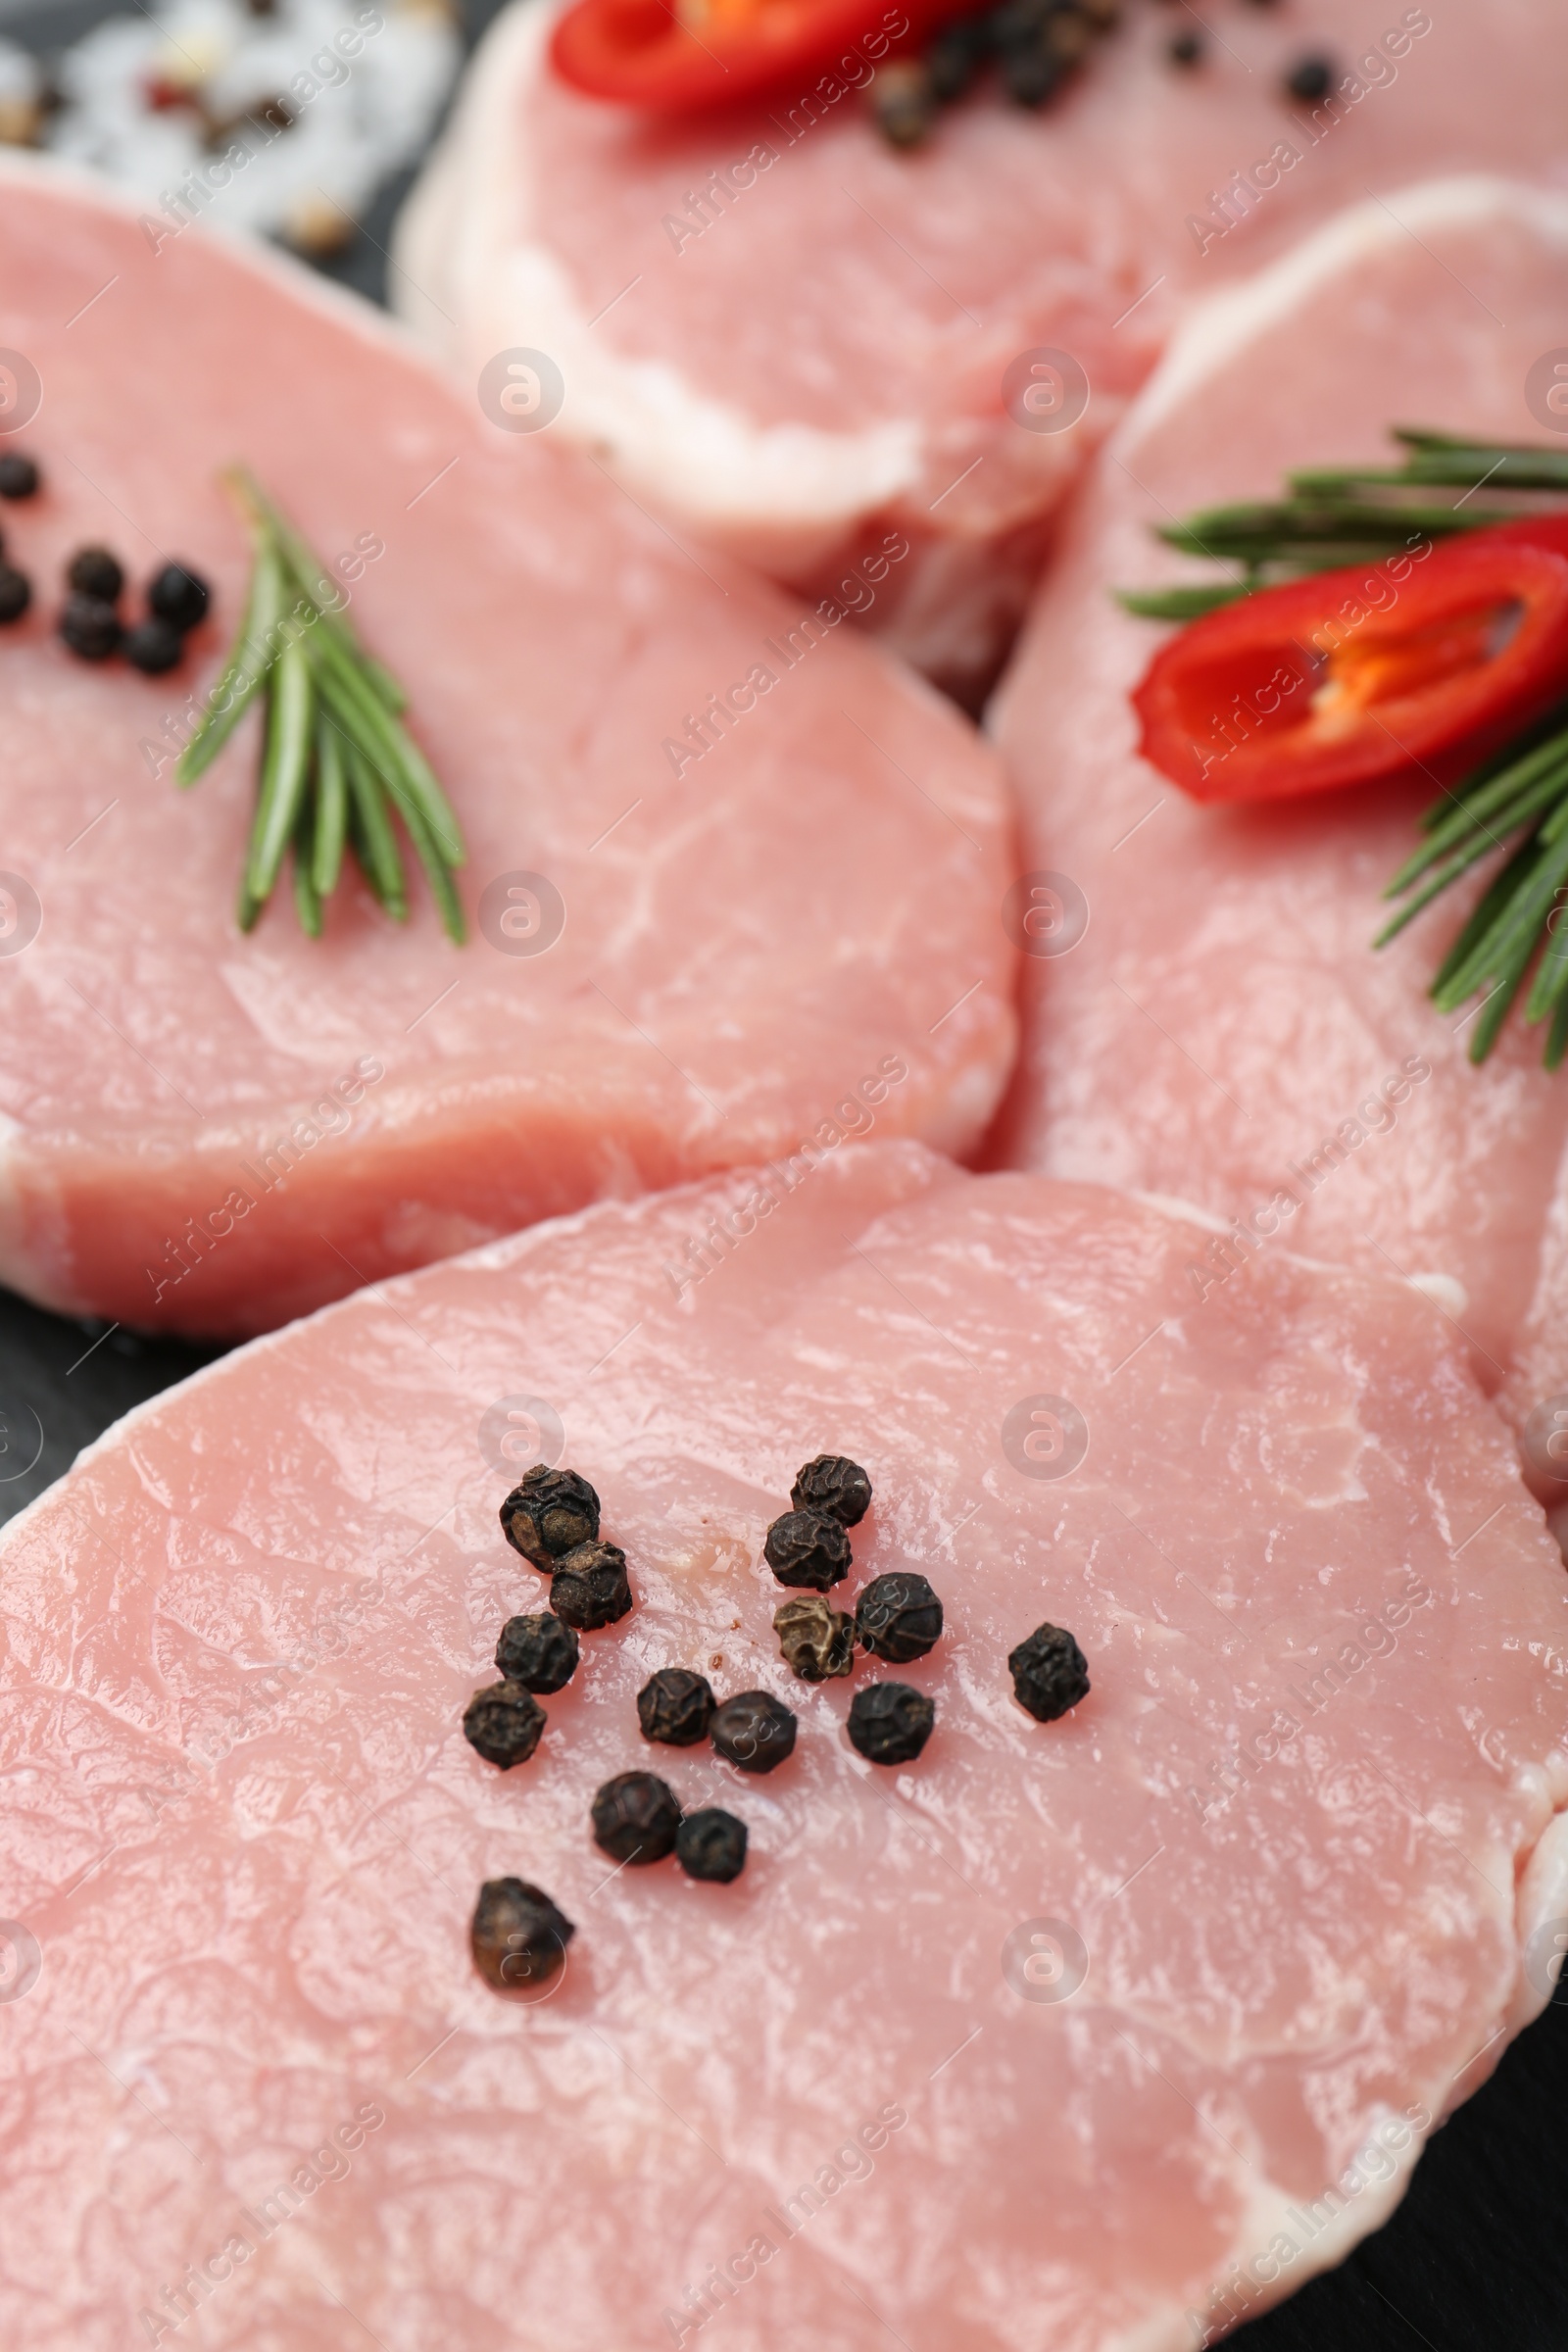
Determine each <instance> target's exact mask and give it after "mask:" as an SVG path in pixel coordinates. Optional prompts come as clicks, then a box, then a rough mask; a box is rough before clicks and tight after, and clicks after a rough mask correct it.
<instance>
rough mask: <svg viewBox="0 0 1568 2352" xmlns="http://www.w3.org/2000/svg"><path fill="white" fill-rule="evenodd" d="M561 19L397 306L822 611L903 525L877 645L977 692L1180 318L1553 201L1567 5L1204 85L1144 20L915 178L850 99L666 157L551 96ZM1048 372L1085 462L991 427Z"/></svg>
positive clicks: (826, 93)
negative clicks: (1317, 74) (1459, 213)
mask: <svg viewBox="0 0 1568 2352" xmlns="http://www.w3.org/2000/svg"><path fill="white" fill-rule="evenodd" d="M554 13H555V12H554V10H553V8H551V7H548V6H543V5H540V4H539V0H515V5H514V6H513V7H512V8H511V9H510V10H509V11H508V12H507V14H506V15H505V16H504V17H503V18H502V20H501V22H500V24H499V25H497V27H496V28H495V30H494V31H493V32H492V33H491V34H490V36H489V38H488V40H487V42H486V44H485V46H484V47H483V48H482V49H481V50H480V52H479V54H478V57H477V59H476V61H475V63H474V65H473V67H472V68H471V70H470V73H469V76H468V81H467V86H466V95H465V96H464V98H463V99H462V100H461V101H460V104H459V108H458V112H457V115H456V117H455V119H454V123H453V125H452V128H451V130H450V132H449V134H448V136H447V139H446V142H445V144H444V146H443V148H442V149H441V150H440V151H439V154H438V160H437V161H436V163H435V164H434V165H432V166H431V167H430V168H429V169H428V170H427V172H426V176H425V179H424V181H423V183H422V185H421V187H420V189H419V190H418V192H417V194H416V196H415V198H414V200H413V203H412V204H411V206H410V208H409V209H408V211H407V212H406V214H405V216H404V221H403V225H402V232H401V237H400V241H399V244H398V249H397V250H398V261H399V265H400V267H399V270H398V271H397V272H396V273H395V277H394V284H395V287H396V289H397V294H396V299H397V300H398V301H399V302H400V303H401V304H402V305H403V306H404V308H405V310H406V312H407V315H408V316H409V317H410V318H411V319H414V320H415V321H416V322H417V324H418V325H419V326H420V328H421V331H423V332H424V333H426V334H427V335H428V336H430V338H431V339H432V340H433V341H434V342H435V343H436V344H437V345H438V347H439V348H441V349H442V350H443V351H444V352H446V353H447V355H448V356H449V357H450V358H451V359H452V360H453V361H454V362H455V363H456V365H457V366H458V367H459V368H461V370H462V372H463V374H464V377H465V379H466V381H469V382H471V381H472V380H473V378H474V376H475V375H476V373H477V372H478V371H479V370H480V369H481V368H483V367H484V366H485V364H486V363H487V362H489V361H490V360H491V358H492V357H493V355H495V354H496V353H498V352H500V351H502V350H504V349H507V348H514V347H529V346H532V347H542V348H543V349H544V350H545V351H546V352H547V353H549V354H550V355H551V356H552V357H553V358H554V360H555V361H556V362H557V364H558V365H559V367H560V368H562V370H563V371H564V377H565V405H564V408H563V409H562V412H561V417H560V422H559V425H558V426H557V427H556V428H555V429H556V430H558V431H559V432H561V433H564V434H569V435H570V436H571V438H572V439H573V440H575V441H577V442H579V443H580V444H581V445H583V446H585V447H588V448H591V449H593V450H594V451H595V452H596V454H598V455H599V456H600V457H601V458H603V460H604V462H605V463H606V464H607V465H610V466H613V467H614V468H615V470H616V471H617V473H618V475H619V478H620V479H621V480H622V481H624V482H625V483H626V484H627V485H628V486H629V487H630V488H631V489H632V490H633V491H634V492H635V494H636V495H637V497H639V498H641V499H646V500H649V501H651V502H653V503H655V504H657V505H659V506H661V507H662V509H663V510H664V511H665V512H666V513H668V514H670V515H673V516H675V517H677V518H678V519H680V520H681V521H683V522H685V523H687V524H689V525H690V526H691V528H692V529H693V530H695V531H698V532H701V533H703V534H705V535H706V536H708V537H710V538H711V539H713V540H714V541H716V542H718V543H720V544H722V545H726V546H729V547H732V548H734V549H736V550H737V551H738V552H739V553H741V554H743V555H745V556H746V557H748V558H749V559H751V560H752V561H754V562H756V563H758V564H761V565H762V567H763V568H764V569H769V570H773V571H776V572H778V573H779V574H780V576H782V577H784V578H786V579H790V580H793V581H796V582H799V583H805V582H820V583H821V584H823V585H831V584H834V583H836V581H837V580H838V578H839V577H840V576H841V573H842V566H843V564H845V563H846V562H847V561H849V560H850V559H851V558H853V556H854V555H855V554H856V552H857V550H858V546H859V545H860V544H861V542H862V539H863V538H864V537H865V536H866V535H867V534H869V535H870V536H871V537H872V538H873V539H874V538H876V537H878V536H879V535H880V533H881V531H882V529H883V527H884V525H885V524H886V522H887V521H888V520H889V519H891V520H893V521H894V522H896V523H897V525H898V527H899V528H900V529H901V530H902V531H903V532H904V533H905V534H906V535H907V537H908V539H909V541H910V543H911V547H912V549H913V554H912V557H911V559H910V561H909V562H908V563H907V564H903V565H902V566H901V567H900V568H899V569H898V570H897V571H896V572H895V573H894V575H893V576H892V578H891V579H890V580H889V581H888V582H887V583H885V584H884V585H883V586H882V587H881V588H879V589H878V590H877V591H876V595H875V601H874V603H871V602H867V603H865V604H864V618H865V619H866V621H867V622H868V623H869V625H870V626H871V627H872V628H878V629H885V630H887V631H888V632H889V633H890V634H891V636H892V638H893V640H894V642H896V643H897V644H898V645H899V647H900V650H901V651H904V652H906V653H907V654H908V655H909V656H910V657H911V658H912V659H914V660H916V661H917V662H920V663H921V664H922V665H923V666H925V667H927V668H929V669H931V670H933V671H934V672H935V673H937V674H940V675H942V676H943V677H944V678H947V679H949V680H950V681H952V682H954V683H957V684H966V683H968V682H970V681H972V679H973V678H974V676H975V675H976V674H979V673H982V672H984V671H985V670H986V668H987V666H988V664H989V663H991V662H993V659H994V653H995V649H996V647H997V645H998V642H999V640H1000V639H1001V638H1002V637H1003V636H1004V634H1005V630H1006V629H1007V628H1009V627H1010V625H1011V624H1012V622H1013V621H1014V620H1015V618H1016V615H1017V612H1018V610H1019V608H1020V605H1021V601H1022V596H1023V593H1024V589H1025V586H1026V584H1027V581H1028V578H1029V577H1030V574H1031V572H1032V571H1033V569H1034V567H1035V566H1036V564H1038V561H1039V556H1040V551H1041V540H1042V522H1043V518H1044V517H1045V516H1046V515H1047V514H1048V513H1049V511H1050V509H1051V508H1052V507H1053V506H1054V503H1055V501H1056V500H1057V498H1058V497H1059V495H1060V493H1061V491H1062V489H1063V488H1064V486H1065V485H1066V483H1067V482H1068V481H1069V479H1070V478H1071V476H1072V474H1073V472H1074V471H1075V469H1076V467H1077V466H1079V464H1080V463H1081V462H1082V460H1083V458H1084V456H1085V455H1086V454H1087V452H1088V451H1089V449H1090V448H1091V447H1092V446H1093V444H1094V442H1095V441H1096V440H1097V439H1098V438H1099V436H1100V434H1101V433H1102V432H1103V429H1104V427H1105V426H1106V425H1107V424H1109V423H1110V422H1111V421H1112V420H1113V418H1114V417H1115V416H1116V415H1117V413H1118V410H1119V409H1120V406H1121V404H1122V401H1123V399H1124V397H1125V395H1126V394H1127V393H1128V392H1129V391H1130V390H1131V389H1133V388H1134V387H1135V386H1136V385H1137V384H1138V383H1139V382H1141V380H1142V379H1143V377H1144V375H1145V374H1146V373H1147V371H1148V369H1149V368H1150V366H1151V364H1152V360H1153V359H1154V357H1155V355H1156V354H1157V353H1158V351H1159V349H1160V347H1161V345H1162V344H1163V342H1164V340H1165V337H1166V335H1167V334H1168V332H1169V330H1170V326H1171V322H1172V320H1173V319H1174V318H1175V316H1176V314H1177V311H1178V308H1179V306H1180V304H1181V303H1182V301H1183V300H1184V298H1186V297H1189V296H1191V295H1193V294H1197V293H1205V292H1208V291H1210V290H1212V289H1213V287H1214V286H1215V285H1216V284H1218V283H1220V282H1222V281H1223V280H1224V279H1226V278H1228V277H1231V276H1234V275H1235V274H1236V273H1237V271H1238V270H1249V269H1251V268H1254V267H1255V266H1256V265H1257V263H1258V262H1259V261H1260V260H1261V259H1262V258H1263V257H1264V256H1265V255H1267V254H1269V253H1273V252H1278V251H1280V250H1282V249H1283V248H1284V247H1285V246H1286V245H1288V244H1289V243H1290V242H1291V241H1292V239H1294V238H1296V237H1298V236H1299V235H1300V234H1301V232H1302V230H1303V229H1304V228H1305V227H1307V226H1309V225H1310V224H1311V223H1312V222H1314V221H1320V220H1322V219H1323V218H1324V217H1325V216H1326V215H1327V214H1329V213H1331V212H1332V211H1333V210H1334V209H1335V208H1336V207H1337V206H1340V205H1343V204H1346V203H1348V202H1350V201H1352V200H1353V199H1356V198H1358V197H1359V196H1360V195H1361V194H1362V193H1363V191H1364V190H1365V189H1366V188H1367V186H1368V185H1369V184H1370V185H1372V186H1375V187H1377V188H1378V189H1381V190H1384V191H1387V190H1390V189H1392V188H1395V187H1397V186H1398V185H1400V184H1401V183H1402V182H1404V181H1406V180H1409V179H1414V178H1417V177H1419V176H1420V175H1421V174H1423V173H1424V172H1431V171H1433V170H1436V169H1445V170H1449V169H1451V170H1479V169H1486V170H1495V171H1503V170H1511V171H1517V172H1541V173H1543V174H1544V175H1560V174H1561V173H1562V171H1563V169H1564V151H1563V134H1562V125H1563V122H1564V120H1565V118H1568V16H1565V15H1564V12H1563V10H1562V9H1561V7H1560V6H1558V5H1556V0H1448V4H1447V5H1446V6H1445V7H1444V8H1443V9H1441V10H1432V11H1430V12H1429V11H1428V10H1426V9H1422V8H1413V9H1407V8H1403V7H1402V6H1399V5H1396V4H1395V0H1389V5H1388V6H1387V7H1385V8H1382V9H1378V10H1369V8H1368V6H1367V0H1310V5H1308V6H1306V7H1297V8H1292V9H1288V10H1284V11H1281V12H1276V13H1264V12H1258V11H1253V10H1250V9H1245V8H1244V9H1237V8H1227V9H1225V10H1224V11H1223V20H1222V22H1216V24H1215V25H1214V33H1215V37H1214V38H1213V39H1212V40H1211V41H1209V42H1208V44H1207V48H1206V55H1205V58H1204V62H1203V64H1202V67H1201V71H1199V72H1198V73H1187V74H1183V73H1177V72H1173V71H1172V69H1171V67H1170V65H1169V63H1168V62H1167V56H1166V52H1167V48H1168V44H1169V42H1170V40H1171V37H1172V34H1173V31H1176V30H1179V29H1181V27H1182V26H1185V27H1186V28H1187V29H1188V30H1189V31H1191V30H1192V29H1193V27H1194V19H1193V17H1192V16H1191V14H1189V15H1188V16H1186V17H1184V18H1182V19H1180V20H1179V22H1178V23H1176V24H1173V23H1172V20H1171V18H1170V14H1169V12H1168V11H1166V10H1162V9H1158V8H1148V9H1143V8H1140V9H1136V10H1133V11H1130V12H1129V15H1128V20H1127V23H1126V24H1125V25H1124V26H1123V27H1122V28H1121V30H1120V31H1119V32H1118V33H1117V34H1116V35H1115V36H1114V38H1112V39H1111V40H1109V41H1107V42H1106V43H1104V44H1103V46H1102V47H1101V48H1100V49H1098V50H1097V52H1096V53H1095V55H1094V56H1093V57H1092V58H1091V60H1090V62H1089V64H1088V67H1087V68H1086V70H1085V72H1084V74H1083V76H1082V79H1081V82H1080V84H1079V86H1078V87H1077V88H1075V89H1074V90H1072V91H1071V92H1069V93H1068V94H1067V96H1066V97H1065V98H1064V99H1063V100H1062V101H1061V102H1060V103H1059V104H1058V105H1056V106H1055V107H1054V108H1053V109H1052V110H1051V111H1049V112H1048V113H1047V114H1046V115H1044V116H1034V115H1030V114H1028V113H1027V112H1025V111H1024V110H1023V109H1021V108H1018V107H1015V106H1012V105H1010V104H1007V103H1005V102H1004V101H1003V100H1002V99H1000V98H999V97H997V96H996V95H995V94H994V93H992V92H989V91H988V92H986V93H983V94H982V95H980V96H978V97H976V98H974V99H973V100H971V101H969V102H967V103H965V104H964V105H962V106H959V107H956V108H954V109H951V110H950V111H949V112H948V113H946V114H945V115H944V116H943V117H942V119H941V121H940V123H939V124H938V127H937V130H936V132H935V134H934V136H933V137H932V139H931V141H930V142H929V144H928V145H927V146H926V147H925V148H923V149H921V150H920V151H919V152H918V153H917V154H914V155H908V154H899V153H896V152H894V151H892V150H891V149H889V148H888V147H887V146H886V145H885V144H884V142H883V141H882V139H881V138H880V136H879V135H878V133H877V132H876V131H875V129H874V128H873V127H872V125H871V123H870V122H869V121H868V119H867V116H866V112H865V109H864V105H863V102H862V100H861V99H860V98H859V97H858V96H857V95H855V94H854V93H853V92H850V91H848V90H847V86H846V81H845V79H844V78H843V77H841V76H834V75H829V76H826V77H824V79H825V86H824V84H823V83H822V82H819V83H818V84H817V85H815V86H814V87H813V88H806V87H803V89H802V90H801V91H800V92H799V93H798V94H797V93H795V92H792V91H790V90H785V91H784V92H783V93H781V95H780V96H779V98H778V99H777V100H776V101H775V102H774V103H772V104H771V105H769V106H766V107H763V106H757V107H753V108H747V109H737V110H735V111H734V112H732V113H728V114H718V115H709V116H704V117H699V118H696V119H694V120H691V121H689V122H688V123H676V124H673V125H671V124H660V123H650V122H647V121H645V120H644V119H641V118H638V117H635V116H632V115H629V114H627V113H625V112H623V111H621V110H618V109H615V108H613V107H606V106H601V105H598V104H596V103H595V102H594V101H592V100H588V99H581V98H578V97H576V96H575V95H574V94H573V93H571V92H569V91H568V90H567V89H565V88H564V86H563V85H561V84H560V83H559V82H557V81H556V79H555V78H554V76H553V75H552V74H550V73H548V71H547V69H546V66H545V44H546V41H547V39H548V36H549V31H550V25H551V23H552V21H553V16H554ZM896 16H897V11H896V10H890V11H889V12H887V21H890V22H891V21H893V20H894V19H895V18H896ZM865 21H866V26H867V30H868V32H869V31H871V30H872V28H873V27H875V26H877V25H881V24H882V23H883V22H884V16H883V12H882V11H881V10H880V9H879V8H877V7H875V6H868V7H867V9H866V12H865ZM871 45H872V47H873V48H874V46H875V44H874V40H873V43H872V44H871ZM884 45H885V36H884ZM1309 52H1310V53H1312V54H1314V55H1317V54H1324V55H1327V56H1328V57H1329V58H1330V59H1332V60H1334V61H1336V62H1337V64H1338V65H1339V67H1341V68H1342V69H1344V71H1342V72H1341V73H1339V75H1338V82H1337V88H1336V92H1335V94H1334V96H1333V99H1332V102H1329V101H1325V103H1324V104H1323V106H1321V107H1319V108H1317V109H1316V110H1314V109H1313V108H1312V107H1310V106H1308V105H1305V104H1302V103H1300V102H1299V101H1289V100H1287V99H1286V97H1285V96H1284V92H1283V87H1282V84H1283V77H1284V74H1285V73H1286V72H1287V71H1288V70H1289V68H1290V67H1292V66H1294V65H1295V64H1296V63H1297V62H1298V61H1299V59H1300V58H1301V57H1302V56H1303V55H1304V54H1306V53H1309ZM1352 69H1354V70H1353V71H1352ZM846 73H847V74H848V75H850V76H852V77H854V78H855V79H857V80H858V81H860V82H862V83H863V82H864V81H866V80H868V79H869V77H870V73H871V67H870V65H869V64H868V63H867V61H866V58H865V56H864V55H860V54H856V53H852V54H851V57H850V59H849V62H848V64H847V66H846ZM1347 84H1348V86H1347ZM835 93H837V94H836V95H835ZM1288 156H1289V157H1294V159H1295V160H1294V161H1287V160H1286V159H1287V157H1288ZM737 166H739V167H740V169H739V172H737V170H736V167H737ZM1254 166H1261V170H1260V171H1253V167H1254ZM715 172H717V173H718V174H720V178H719V181H718V182H717V184H716V185H715V182H714V178H713V174H714V173H715ZM1249 172H1252V178H1251V179H1250V180H1249V179H1248V178H1247V174H1248V173H1249ZM1249 189H1250V190H1251V192H1250V193H1249V192H1248V190H1249ZM726 191H728V192H726ZM1041 349H1045V350H1056V351H1058V352H1059V351H1063V350H1065V351H1066V352H1067V353H1069V354H1070V355H1071V356H1072V357H1073V358H1074V359H1075V360H1076V361H1077V363H1078V365H1079V367H1080V368H1082V369H1083V370H1084V371H1085V372H1086V374H1087V377H1088V382H1089V386H1090V395H1089V405H1088V409H1087V412H1086V414H1085V415H1084V416H1083V417H1082V420H1081V422H1079V423H1076V424H1073V425H1071V426H1070V428H1069V429H1065V430H1060V431H1055V430H1052V431H1041V430H1035V429H1029V430H1024V429H1021V427H1020V424H1019V423H1017V422H1015V421H1014V420H1013V415H1012V414H1009V412H1008V410H1007V409H1006V408H1005V406H1004V398H1003V388H1002V378H1003V375H1004V372H1005V370H1006V369H1007V368H1009V366H1010V365H1011V364H1012V363H1013V362H1014V361H1015V360H1017V359H1019V356H1020V355H1027V354H1029V353H1031V352H1034V351H1037V350H1041ZM1060 380H1061V379H1059V378H1049V377H1048V378H1045V379H1043V382H1042V386H1039V387H1034V388H1032V391H1031V397H1032V399H1033V401H1034V403H1035V405H1036V407H1037V408H1038V404H1039V402H1040V400H1041V399H1042V397H1043V396H1044V394H1046V393H1054V392H1055V391H1056V390H1057V389H1059V386H1060ZM1024 389H1026V390H1030V389H1031V388H1030V387H1029V386H1028V385H1027V384H1026V385H1025V386H1024ZM1068 414H1069V410H1068V408H1067V407H1065V406H1061V407H1057V408H1056V409H1055V410H1054V412H1052V411H1049V410H1048V411H1047V412H1046V414H1045V417H1044V419H1043V421H1045V422H1048V423H1051V422H1054V421H1056V420H1058V419H1060V418H1063V417H1067V416H1068ZM1032 421H1033V420H1032Z"/></svg>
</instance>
